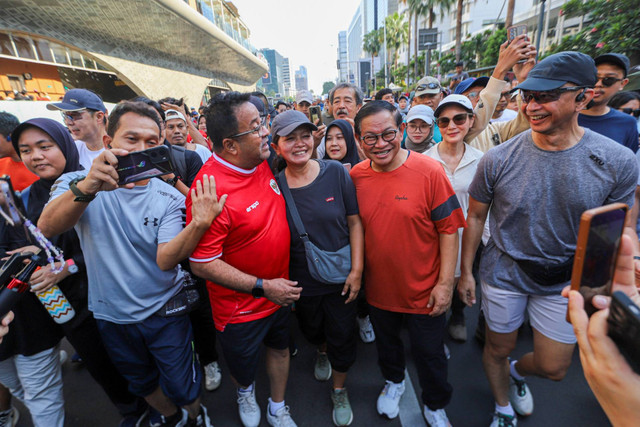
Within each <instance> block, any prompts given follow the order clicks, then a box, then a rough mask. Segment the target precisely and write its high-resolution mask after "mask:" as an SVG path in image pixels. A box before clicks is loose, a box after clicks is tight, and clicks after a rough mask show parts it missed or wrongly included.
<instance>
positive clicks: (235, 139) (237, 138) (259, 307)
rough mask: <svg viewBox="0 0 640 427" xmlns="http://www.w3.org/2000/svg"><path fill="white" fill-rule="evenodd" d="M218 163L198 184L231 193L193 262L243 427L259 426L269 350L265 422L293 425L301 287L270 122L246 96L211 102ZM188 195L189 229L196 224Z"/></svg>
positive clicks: (210, 125) (210, 126)
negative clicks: (290, 389) (290, 393)
mask: <svg viewBox="0 0 640 427" xmlns="http://www.w3.org/2000/svg"><path fill="white" fill-rule="evenodd" d="M206 120H207V129H208V131H209V137H210V138H211V141H212V142H213V149H214V154H213V158H212V159H211V160H210V161H209V162H207V163H206V164H205V165H204V166H203V167H202V169H200V173H199V174H198V176H197V177H196V181H194V182H197V180H198V179H201V176H202V175H204V174H207V175H209V176H214V177H215V178H216V184H217V191H218V194H219V195H222V194H229V195H230V197H229V199H228V200H227V202H226V203H225V207H224V209H223V211H222V213H221V214H220V215H219V216H218V218H217V219H216V221H214V222H213V224H212V225H211V227H210V228H209V230H208V231H207V232H206V233H205V235H204V236H203V237H202V239H201V240H200V243H199V244H198V246H197V247H196V249H195V251H194V252H193V254H192V255H191V257H190V258H189V260H190V261H191V267H192V269H193V272H194V273H195V274H196V275H197V276H199V277H202V278H205V279H206V280H207V288H208V290H209V296H210V300H211V307H212V312H213V317H214V322H215V324H216V328H217V329H218V331H220V334H219V337H220V343H221V344H222V350H223V352H224V355H225V359H226V361H227V364H228V365H229V370H230V372H231V376H232V377H233V379H234V381H235V382H236V385H237V387H238V411H239V414H240V419H241V420H242V423H243V424H244V426H245V427H248V426H255V427H257V426H258V424H260V407H259V406H258V404H257V403H256V399H255V386H254V378H255V373H256V369H257V364H258V359H259V355H260V347H261V344H262V343H264V344H265V346H266V348H267V349H266V359H267V360H266V361H267V373H268V374H269V378H270V380H271V397H270V398H269V405H268V408H267V421H268V422H269V424H270V425H272V426H280V425H295V423H293V420H292V419H291V416H290V414H289V408H288V407H287V406H285V404H284V394H285V389H286V384H287V377H288V374H289V312H290V309H289V305H291V304H292V303H293V302H294V301H296V300H297V299H298V298H300V292H301V290H302V289H301V288H299V287H296V285H297V282H292V281H290V280H288V277H289V244H290V240H289V239H290V233H289V228H288V225H287V218H286V208H285V203H284V199H283V197H282V195H281V194H280V189H279V188H278V185H277V184H276V181H275V179H274V177H273V174H272V173H271V170H270V169H269V166H268V164H267V162H266V161H265V160H266V159H267V158H268V157H269V145H268V138H267V137H268V134H269V131H268V130H267V128H266V127H265V122H264V119H262V118H261V117H260V113H259V112H258V110H257V109H256V107H255V106H254V105H253V104H252V103H251V102H250V101H249V95H248V94H240V93H238V92H229V93H225V94H220V95H218V96H216V97H215V98H213V99H212V100H211V102H210V104H209V106H208V109H207V113H206ZM190 205H191V197H190V195H189V196H187V223H188V222H189V221H191V218H190V215H189V213H190V211H191V208H190Z"/></svg>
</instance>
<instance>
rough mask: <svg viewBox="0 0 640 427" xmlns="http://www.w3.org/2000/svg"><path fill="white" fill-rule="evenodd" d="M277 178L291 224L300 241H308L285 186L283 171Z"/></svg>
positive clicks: (294, 204) (300, 219)
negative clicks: (291, 220)
mask: <svg viewBox="0 0 640 427" xmlns="http://www.w3.org/2000/svg"><path fill="white" fill-rule="evenodd" d="M278 178H279V180H280V189H281V190H282V195H283V196H284V201H285V202H287V209H288V210H289V213H290V214H291V219H293V224H294V225H295V227H296V231H297V232H298V234H299V235H300V238H301V239H303V240H304V239H308V238H309V235H308V234H307V232H306V231H305V229H304V225H303V224H302V218H300V214H299V213H298V208H297V207H296V203H295V202H294V201H293V196H292V195H291V190H290V189H289V184H287V177H286V176H285V174H284V170H282V171H280V173H279V174H278Z"/></svg>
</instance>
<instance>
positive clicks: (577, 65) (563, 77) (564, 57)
mask: <svg viewBox="0 0 640 427" xmlns="http://www.w3.org/2000/svg"><path fill="white" fill-rule="evenodd" d="M597 74H598V70H597V69H596V63H595V62H594V61H593V59H592V58H591V57H590V56H588V55H585V54H584V53H580V52H560V53H555V54H553V55H550V56H547V57H546V58H544V59H543V60H542V61H540V62H538V63H537V64H536V65H535V67H533V69H532V70H531V71H529V75H528V76H527V79H526V80H525V81H524V82H522V83H520V84H519V85H518V86H516V87H515V88H514V89H513V90H515V89H523V90H541V91H545V90H553V89H558V88H559V87H561V86H562V85H564V84H565V83H573V84H575V85H576V86H584V87H593V86H595V84H596V75H597Z"/></svg>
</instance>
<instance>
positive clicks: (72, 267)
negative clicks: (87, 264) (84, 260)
mask: <svg viewBox="0 0 640 427" xmlns="http://www.w3.org/2000/svg"><path fill="white" fill-rule="evenodd" d="M68 269H69V273H71V274H75V273H77V272H78V266H77V265H75V264H74V265H70V266H69V268H68Z"/></svg>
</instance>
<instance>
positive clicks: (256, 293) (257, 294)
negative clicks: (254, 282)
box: [251, 287, 264, 298]
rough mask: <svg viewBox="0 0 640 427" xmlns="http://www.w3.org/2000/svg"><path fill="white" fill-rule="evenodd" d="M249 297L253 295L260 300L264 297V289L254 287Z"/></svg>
mask: <svg viewBox="0 0 640 427" xmlns="http://www.w3.org/2000/svg"><path fill="white" fill-rule="evenodd" d="M251 295H253V297H254V298H262V297H263V296H264V289H262V288H261V287H260V288H258V287H255V288H253V289H252V290H251Z"/></svg>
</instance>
